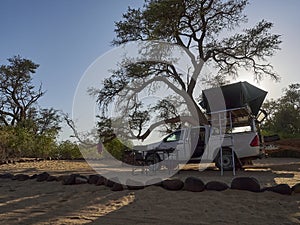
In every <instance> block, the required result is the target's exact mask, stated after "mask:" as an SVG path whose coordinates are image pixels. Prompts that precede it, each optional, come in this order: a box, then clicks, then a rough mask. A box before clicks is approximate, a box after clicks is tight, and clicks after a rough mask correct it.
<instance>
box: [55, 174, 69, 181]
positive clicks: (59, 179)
mask: <svg viewBox="0 0 300 225" xmlns="http://www.w3.org/2000/svg"><path fill="white" fill-rule="evenodd" d="M68 177H69V175H60V176H58V177H56V180H57V181H63V180H64V179H66V178H68Z"/></svg>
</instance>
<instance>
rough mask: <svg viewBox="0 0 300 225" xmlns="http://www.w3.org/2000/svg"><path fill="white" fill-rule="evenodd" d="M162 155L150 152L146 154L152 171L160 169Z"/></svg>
mask: <svg viewBox="0 0 300 225" xmlns="http://www.w3.org/2000/svg"><path fill="white" fill-rule="evenodd" d="M160 161H161V160H160V157H159V155H158V154H155V153H153V154H149V155H147V156H146V164H147V165H148V166H149V169H150V170H152V171H157V170H160V167H161V165H160V163H159V162H160Z"/></svg>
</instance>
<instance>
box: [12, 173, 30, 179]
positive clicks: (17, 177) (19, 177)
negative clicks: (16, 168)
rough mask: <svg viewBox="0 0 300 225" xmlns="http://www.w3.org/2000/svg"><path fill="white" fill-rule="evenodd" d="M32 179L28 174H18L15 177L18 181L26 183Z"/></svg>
mask: <svg viewBox="0 0 300 225" xmlns="http://www.w3.org/2000/svg"><path fill="white" fill-rule="evenodd" d="M29 178H30V177H29V175H27V174H17V175H15V177H14V179H15V180H18V181H25V180H28V179H29Z"/></svg>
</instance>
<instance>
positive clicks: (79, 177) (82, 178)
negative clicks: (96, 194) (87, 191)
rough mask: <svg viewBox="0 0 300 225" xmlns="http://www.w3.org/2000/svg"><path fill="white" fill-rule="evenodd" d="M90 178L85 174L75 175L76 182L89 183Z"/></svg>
mask: <svg viewBox="0 0 300 225" xmlns="http://www.w3.org/2000/svg"><path fill="white" fill-rule="evenodd" d="M87 182H88V178H87V177H85V176H75V184H87Z"/></svg>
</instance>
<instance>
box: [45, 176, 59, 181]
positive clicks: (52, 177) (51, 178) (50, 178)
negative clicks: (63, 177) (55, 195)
mask: <svg viewBox="0 0 300 225" xmlns="http://www.w3.org/2000/svg"><path fill="white" fill-rule="evenodd" d="M47 181H48V182H52V181H57V177H56V176H49V177H48V178H47Z"/></svg>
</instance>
